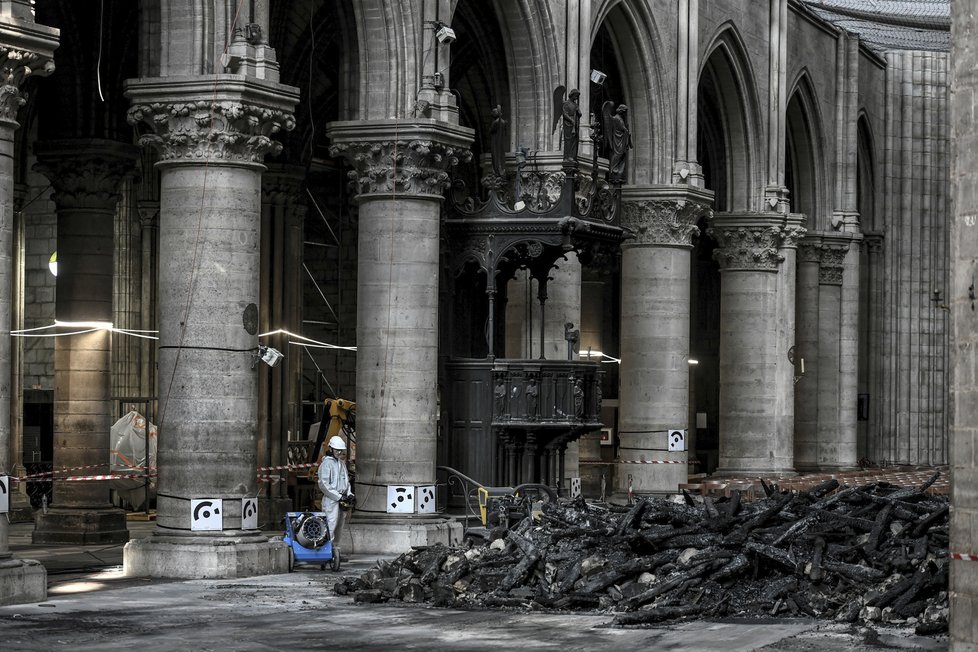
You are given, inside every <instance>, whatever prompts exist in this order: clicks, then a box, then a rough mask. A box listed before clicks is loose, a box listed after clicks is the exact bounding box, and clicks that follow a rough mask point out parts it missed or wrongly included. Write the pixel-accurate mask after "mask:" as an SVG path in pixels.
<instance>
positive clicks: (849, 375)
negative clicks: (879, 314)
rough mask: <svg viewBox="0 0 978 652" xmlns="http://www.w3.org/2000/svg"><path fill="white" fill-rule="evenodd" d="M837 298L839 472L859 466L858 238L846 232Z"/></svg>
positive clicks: (852, 233) (856, 235)
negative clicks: (841, 468)
mask: <svg viewBox="0 0 978 652" xmlns="http://www.w3.org/2000/svg"><path fill="white" fill-rule="evenodd" d="M839 235H844V236H845V238H843V242H844V241H845V239H848V241H849V242H848V244H847V245H844V246H845V247H846V249H845V256H844V258H843V259H842V288H841V290H840V295H839V423H838V432H839V442H840V453H841V455H840V458H839V460H838V463H839V464H840V465H841V466H842V467H843V468H850V469H851V468H855V467H858V463H859V429H858V423H857V419H858V418H859V414H858V401H859V248H860V246H861V242H862V239H863V236H862V234H860V233H854V232H851V231H850V232H846V233H844V234H839Z"/></svg>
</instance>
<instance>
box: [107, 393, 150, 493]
mask: <svg viewBox="0 0 978 652" xmlns="http://www.w3.org/2000/svg"><path fill="white" fill-rule="evenodd" d="M147 427H148V428H147ZM147 429H148V430H149V437H147V436H146V432H147ZM111 436H112V443H113V446H112V449H111V450H110V451H109V470H110V472H111V473H112V474H113V475H116V474H138V475H139V476H140V477H133V478H117V479H114V480H112V481H111V483H112V488H113V489H115V490H116V491H117V492H118V493H119V495H120V497H121V498H123V499H124V500H126V501H127V502H129V503H130V504H131V505H132V506H133V507H136V508H139V507H141V506H143V503H144V502H146V501H148V500H151V499H152V498H154V497H155V496H156V426H155V425H153V424H152V423H148V422H147V420H146V417H144V416H143V415H141V414H139V412H136V411H135V410H133V411H132V412H130V413H129V414H127V415H125V416H124V417H122V418H121V419H119V420H118V421H116V422H115V424H113V425H112V429H111ZM147 470H148V471H149V472H148V473H147Z"/></svg>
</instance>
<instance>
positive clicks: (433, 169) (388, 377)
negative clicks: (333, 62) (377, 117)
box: [327, 120, 472, 551]
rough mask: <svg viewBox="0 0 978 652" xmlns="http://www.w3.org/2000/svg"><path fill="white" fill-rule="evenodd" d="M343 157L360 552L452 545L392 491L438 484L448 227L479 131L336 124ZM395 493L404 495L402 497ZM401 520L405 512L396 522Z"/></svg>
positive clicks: (446, 530) (432, 125)
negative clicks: (353, 286)
mask: <svg viewBox="0 0 978 652" xmlns="http://www.w3.org/2000/svg"><path fill="white" fill-rule="evenodd" d="M327 133H328V134H329V137H330V140H331V141H332V143H333V145H332V149H331V151H332V152H333V154H334V156H336V155H341V156H343V157H344V158H345V159H346V160H347V162H348V163H350V165H351V166H352V167H353V170H354V171H353V175H354V177H355V185H356V187H357V188H356V189H357V191H358V194H357V197H356V201H357V203H358V205H359V213H360V225H359V242H358V250H357V261H358V262H357V504H358V508H359V509H362V510H363V511H359V512H357V513H356V515H355V517H354V519H353V520H352V521H351V523H350V527H349V528H347V529H346V532H347V533H348V534H349V535H350V536H352V537H353V543H354V546H355V548H356V549H358V550H368V549H369V550H373V549H376V548H377V547H378V546H379V547H381V548H383V549H387V550H391V551H395V550H405V549H407V547H409V546H410V545H412V544H419V543H426V542H431V543H435V542H437V541H441V542H443V543H448V541H449V537H450V536H451V526H450V525H449V523H448V522H447V521H444V520H442V519H436V518H434V517H432V516H430V515H427V514H424V513H419V512H418V509H417V506H416V505H415V506H413V507H412V504H411V503H412V501H411V500H409V499H408V500H401V501H395V502H393V503H392V502H391V501H389V500H388V491H391V492H394V491H396V488H402V489H404V490H405V491H403V492H401V494H402V495H403V496H406V495H408V494H410V495H412V496H416V495H417V493H418V491H417V487H422V486H431V485H434V483H435V459H436V457H435V453H436V440H437V435H436V428H437V426H436V422H437V419H436V417H437V409H438V387H437V382H438V277H439V227H440V220H441V217H440V214H441V204H442V201H443V198H442V192H443V191H444V189H445V188H446V187H447V184H448V175H447V172H446V170H448V169H449V168H450V167H452V166H453V165H455V164H456V163H457V162H458V159H459V157H460V156H463V155H464V156H467V155H468V150H467V147H468V146H469V143H471V140H472V132H471V130H469V129H466V128H464V127H459V126H457V125H454V124H451V123H448V122H442V121H436V120H418V121H411V122H401V121H395V120H381V121H358V122H334V123H331V124H330V125H329V126H328V127H327ZM392 495H393V494H392ZM390 512H395V513H390Z"/></svg>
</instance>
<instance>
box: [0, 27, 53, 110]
mask: <svg viewBox="0 0 978 652" xmlns="http://www.w3.org/2000/svg"><path fill="white" fill-rule="evenodd" d="M3 27H4V29H3V30H2V33H0V121H4V122H14V123H16V121H17V112H18V111H19V110H20V107H21V106H23V105H24V104H25V103H26V102H27V95H26V93H22V92H21V90H20V89H21V86H22V85H23V84H24V80H26V79H27V78H28V77H31V76H35V77H36V76H42V77H43V76H47V75H50V74H51V73H53V72H54V49H55V48H56V47H58V39H57V30H54V29H52V28H49V27H44V26H41V25H34V24H33V22H32V21H31V20H28V19H27V17H26V16H25V17H24V18H23V19H19V20H17V21H14V22H13V23H12V24H10V23H5V24H4V26H3Z"/></svg>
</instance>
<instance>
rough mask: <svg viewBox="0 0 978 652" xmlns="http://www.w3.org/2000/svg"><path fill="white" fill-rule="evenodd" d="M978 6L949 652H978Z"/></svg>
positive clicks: (960, 28)
mask: <svg viewBox="0 0 978 652" xmlns="http://www.w3.org/2000/svg"><path fill="white" fill-rule="evenodd" d="M976 42H978V1H976V0H958V1H957V2H953V3H951V61H952V62H953V65H954V69H953V71H952V75H951V79H952V80H953V82H952V86H951V106H950V112H951V136H950V140H951V142H952V143H954V147H953V148H952V152H953V158H952V160H951V193H952V202H951V205H952V206H953V207H954V208H953V211H954V213H953V219H952V220H951V238H950V240H951V243H950V254H951V270H950V275H949V283H950V289H949V290H948V293H947V302H948V304H949V306H950V309H951V349H952V350H951V351H950V355H949V358H950V364H951V406H950V408H951V409H950V429H951V454H950V455H949V458H950V461H951V474H952V475H951V478H952V483H951V541H950V544H949V549H950V550H949V552H950V553H952V555H953V556H952V557H951V570H950V574H951V584H950V589H951V590H950V599H949V601H950V607H951V614H950V629H949V632H948V633H949V638H950V646H949V649H950V650H951V652H974V651H975V650H978V627H975V611H976V610H978V562H976V561H974V559H975V555H978V529H976V528H975V523H978V455H976V442H978V376H976V374H975V351H976V350H978V319H976V318H975V316H976V314H978V300H976V287H975V276H976V274H978V269H976V265H978V264H976V261H975V252H976V251H978V175H976V174H975V165H976V164H978V125H976V124H975V120H974V107H975V104H976V103H978V48H975V43H976Z"/></svg>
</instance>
